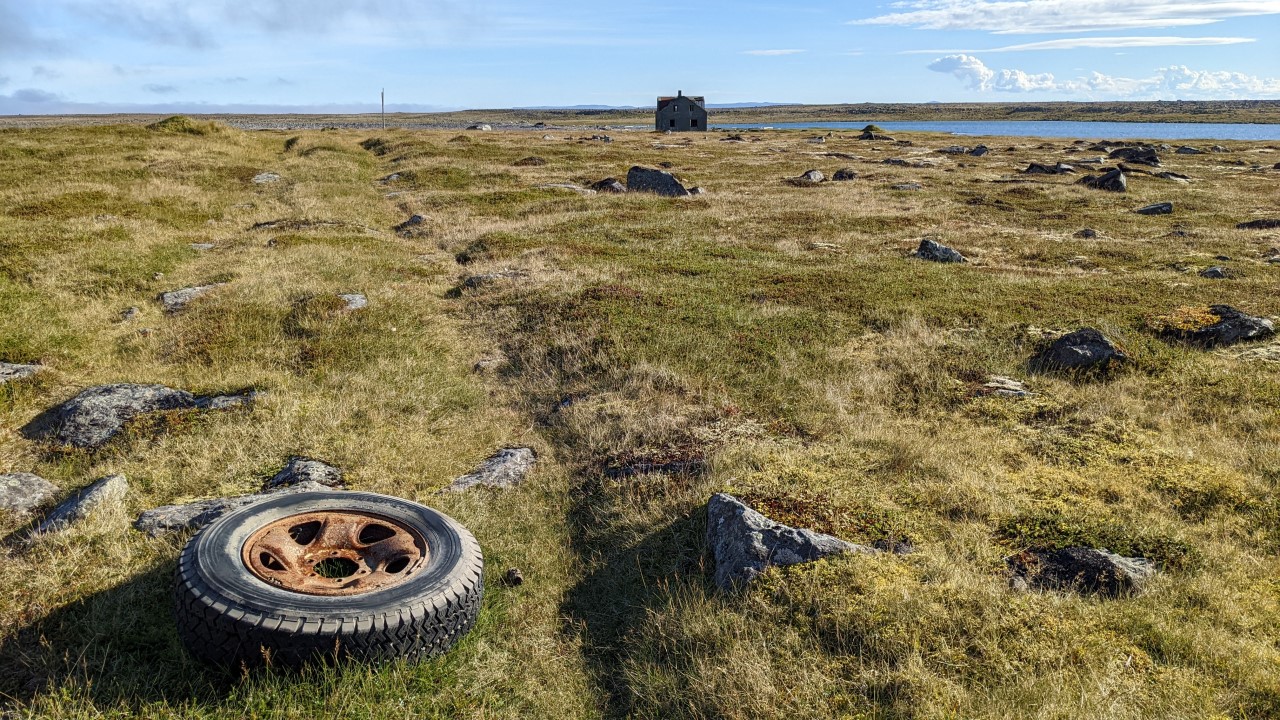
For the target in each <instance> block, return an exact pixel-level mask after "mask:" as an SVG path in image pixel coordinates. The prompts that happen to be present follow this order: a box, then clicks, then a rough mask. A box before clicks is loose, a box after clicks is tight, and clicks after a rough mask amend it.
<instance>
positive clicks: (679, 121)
mask: <svg viewBox="0 0 1280 720" xmlns="http://www.w3.org/2000/svg"><path fill="white" fill-rule="evenodd" d="M695 120H696V121H697V124H696V127H695V124H694V121H695ZM654 129H655V130H657V131H658V132H665V131H667V130H671V131H673V132H688V131H690V130H693V131H697V132H706V130H707V110H706V108H704V107H702V106H700V105H698V103H696V102H694V101H692V100H690V99H688V98H687V97H682V98H679V99H677V100H674V101H672V102H671V104H669V105H667V106H666V107H664V108H662V109H661V110H659V111H657V114H656V116H655V121H654Z"/></svg>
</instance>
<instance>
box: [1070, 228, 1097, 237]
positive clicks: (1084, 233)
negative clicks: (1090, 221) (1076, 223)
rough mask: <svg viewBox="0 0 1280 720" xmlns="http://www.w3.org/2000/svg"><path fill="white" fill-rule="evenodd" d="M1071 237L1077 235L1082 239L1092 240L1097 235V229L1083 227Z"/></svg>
mask: <svg viewBox="0 0 1280 720" xmlns="http://www.w3.org/2000/svg"><path fill="white" fill-rule="evenodd" d="M1072 237H1078V238H1081V239H1083V240H1093V239H1094V238H1096V237H1098V231H1097V230H1094V229H1093V228H1085V229H1083V230H1079V231H1077V232H1076V234H1075V235H1073V236H1072Z"/></svg>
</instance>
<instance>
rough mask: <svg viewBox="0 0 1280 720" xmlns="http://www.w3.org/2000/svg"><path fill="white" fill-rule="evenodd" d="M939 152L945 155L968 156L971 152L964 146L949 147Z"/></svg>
mask: <svg viewBox="0 0 1280 720" xmlns="http://www.w3.org/2000/svg"><path fill="white" fill-rule="evenodd" d="M938 152H940V153H942V154H943V155H968V154H969V152H970V150H969V148H967V147H965V146H963V145H951V146H948V147H944V148H940V149H939V150H938Z"/></svg>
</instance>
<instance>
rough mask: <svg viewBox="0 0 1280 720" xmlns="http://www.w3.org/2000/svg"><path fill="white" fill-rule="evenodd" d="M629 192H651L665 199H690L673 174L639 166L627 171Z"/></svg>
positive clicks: (687, 192)
mask: <svg viewBox="0 0 1280 720" xmlns="http://www.w3.org/2000/svg"><path fill="white" fill-rule="evenodd" d="M627 190H629V191H630V192H651V193H656V194H658V195H662V196H664V197H688V195H689V191H688V190H686V189H685V187H684V186H683V185H681V184H680V181H678V180H676V177H675V176H674V175H672V174H671V173H669V172H667V171H665V170H654V169H653V168H646V167H640V166H639V165H636V166H635V167H632V168H631V169H630V170H628V171H627Z"/></svg>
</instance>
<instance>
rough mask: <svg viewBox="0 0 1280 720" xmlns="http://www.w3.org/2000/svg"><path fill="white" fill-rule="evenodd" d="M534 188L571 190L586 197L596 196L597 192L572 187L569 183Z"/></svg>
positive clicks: (535, 186)
mask: <svg viewBox="0 0 1280 720" xmlns="http://www.w3.org/2000/svg"><path fill="white" fill-rule="evenodd" d="M533 187H534V189H536V190H569V191H571V192H576V193H578V194H579V195H584V196H586V195H595V194H596V191H595V190H592V189H591V188H584V187H580V186H578V185H571V184H569V183H544V184H542V185H534V186H533Z"/></svg>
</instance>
